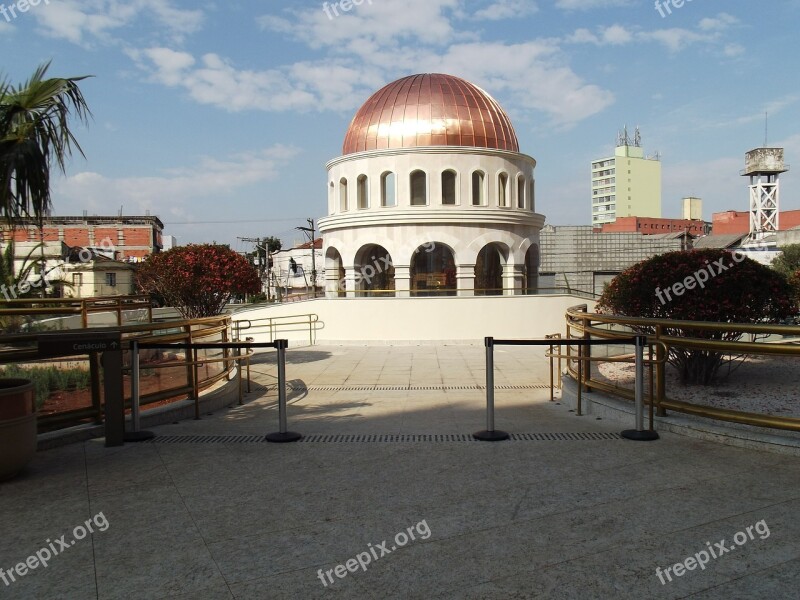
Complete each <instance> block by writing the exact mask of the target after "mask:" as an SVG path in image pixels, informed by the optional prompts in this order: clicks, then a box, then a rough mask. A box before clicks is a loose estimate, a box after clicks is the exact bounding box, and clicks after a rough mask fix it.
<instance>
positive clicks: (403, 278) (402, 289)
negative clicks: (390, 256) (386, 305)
mask: <svg viewBox="0 0 800 600" xmlns="http://www.w3.org/2000/svg"><path fill="white" fill-rule="evenodd" d="M394 289H395V296H397V297H398V298H408V297H409V296H410V295H411V267H410V266H408V265H395V266H394Z"/></svg>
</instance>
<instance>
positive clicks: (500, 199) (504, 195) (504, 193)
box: [497, 173, 508, 206]
mask: <svg viewBox="0 0 800 600" xmlns="http://www.w3.org/2000/svg"><path fill="white" fill-rule="evenodd" d="M497 185H498V189H497V192H498V193H497V204H498V205H500V206H508V175H507V174H506V173H500V177H498V181H497Z"/></svg>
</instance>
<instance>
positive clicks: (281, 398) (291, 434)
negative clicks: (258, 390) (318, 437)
mask: <svg viewBox="0 0 800 600" xmlns="http://www.w3.org/2000/svg"><path fill="white" fill-rule="evenodd" d="M288 347H289V341H288V340H275V348H276V349H277V351H278V426H279V428H280V431H277V432H276V433H268V434H267V435H266V436H265V439H266V440H267V441H268V442H275V443H279V444H280V443H285V442H296V441H297V440H299V439H302V437H303V436H302V435H301V434H299V433H297V432H296V431H287V429H288V426H287V424H286V420H287V419H286V348H288Z"/></svg>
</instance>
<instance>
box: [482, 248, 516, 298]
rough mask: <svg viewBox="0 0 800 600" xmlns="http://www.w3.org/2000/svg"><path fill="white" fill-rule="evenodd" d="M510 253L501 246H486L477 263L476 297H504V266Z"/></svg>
mask: <svg viewBox="0 0 800 600" xmlns="http://www.w3.org/2000/svg"><path fill="white" fill-rule="evenodd" d="M507 255H508V252H507V251H506V250H505V249H504V248H502V247H501V246H500V245H499V244H496V243H491V244H487V245H486V246H484V247H483V248H482V249H481V251H480V252H479V253H478V258H477V260H476V261H475V295H476V296H502V295H503V265H505V263H506V256H507Z"/></svg>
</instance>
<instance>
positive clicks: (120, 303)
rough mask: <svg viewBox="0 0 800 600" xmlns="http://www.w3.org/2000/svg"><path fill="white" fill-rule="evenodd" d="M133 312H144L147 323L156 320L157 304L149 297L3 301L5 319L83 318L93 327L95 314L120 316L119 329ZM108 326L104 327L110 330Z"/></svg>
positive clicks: (0, 309)
mask: <svg viewBox="0 0 800 600" xmlns="http://www.w3.org/2000/svg"><path fill="white" fill-rule="evenodd" d="M129 311H144V312H145V313H146V314H147V322H148V323H149V322H152V321H153V305H152V301H151V300H150V297H149V296H141V295H139V296H107V297H101V298H25V299H16V300H0V319H2V317H13V316H24V317H44V316H47V315H51V316H69V315H80V317H81V327H82V328H83V329H86V328H88V327H89V326H90V321H91V315H94V314H98V313H111V314H114V315H116V326H117V327H119V326H121V325H123V314H124V313H125V312H129ZM108 325H109V324H108V323H105V324H103V325H102V326H103V327H107V326H108Z"/></svg>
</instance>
